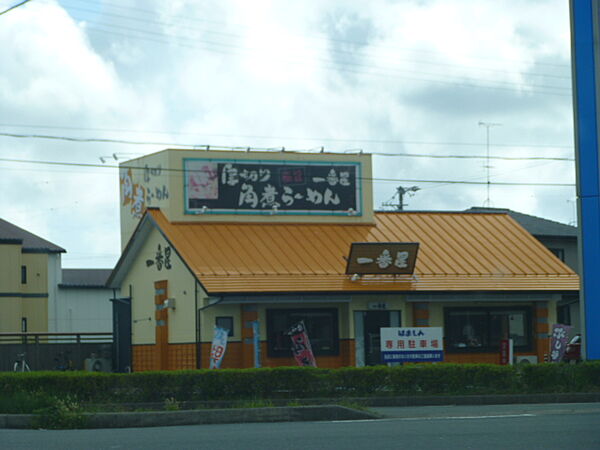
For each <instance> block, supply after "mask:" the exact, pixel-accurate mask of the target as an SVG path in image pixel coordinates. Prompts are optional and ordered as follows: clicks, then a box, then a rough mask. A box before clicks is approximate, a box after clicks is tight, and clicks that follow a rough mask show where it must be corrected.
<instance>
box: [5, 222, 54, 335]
mask: <svg viewBox="0 0 600 450" xmlns="http://www.w3.org/2000/svg"><path fill="white" fill-rule="evenodd" d="M64 252H65V250H64V249H62V248H61V247H59V246H57V245H55V244H53V243H51V242H48V241H46V240H44V239H42V238H40V237H38V236H36V235H34V234H32V233H30V232H28V231H25V230H23V229H22V228H19V227H17V226H15V225H13V224H11V223H9V222H7V221H5V220H2V219H0V302H1V304H2V313H1V314H0V332H5V333H20V332H38V333H43V332H48V321H49V319H50V320H52V319H53V317H52V310H50V311H49V307H48V305H49V304H53V303H54V302H55V301H56V298H57V291H58V283H59V280H60V270H61V253H64Z"/></svg>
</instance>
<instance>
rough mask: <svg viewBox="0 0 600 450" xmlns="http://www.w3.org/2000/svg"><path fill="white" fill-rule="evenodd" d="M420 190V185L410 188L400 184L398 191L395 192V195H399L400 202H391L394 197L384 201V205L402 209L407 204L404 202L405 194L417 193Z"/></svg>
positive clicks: (397, 209) (398, 209)
mask: <svg viewBox="0 0 600 450" xmlns="http://www.w3.org/2000/svg"><path fill="white" fill-rule="evenodd" d="M418 190H420V188H419V187H418V186H411V187H409V188H405V187H403V186H398V187H397V188H396V193H395V194H394V197H395V196H396V195H397V196H398V203H397V204H394V203H391V200H393V199H394V197H392V198H391V200H390V201H388V202H385V203H383V204H382V206H394V207H395V208H396V211H402V210H403V208H404V206H406V204H405V203H404V195H405V194H409V195H415V194H414V193H415V192H417V191H418Z"/></svg>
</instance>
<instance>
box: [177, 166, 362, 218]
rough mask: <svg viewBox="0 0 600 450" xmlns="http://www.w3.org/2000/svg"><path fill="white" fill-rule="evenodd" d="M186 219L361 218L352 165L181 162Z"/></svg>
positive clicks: (357, 182) (356, 175) (357, 173)
mask: <svg viewBox="0 0 600 450" xmlns="http://www.w3.org/2000/svg"><path fill="white" fill-rule="evenodd" d="M184 171H185V177H184V179H185V183H186V184H185V193H186V194H185V208H186V212H187V213H188V214H200V213H207V212H208V213H221V214H224V213H229V212H234V211H243V212H245V213H249V214H258V213H261V212H264V211H277V212H281V213H283V212H286V213H294V214H311V213H315V214H316V213H320V214H323V213H324V212H329V213H331V214H335V213H338V214H341V213H347V212H348V211H352V213H353V215H359V214H360V188H359V187H360V186H359V185H360V165H359V164H357V163H344V164H341V163H340V164H334V163H328V164H323V163H309V162H302V163H290V162H285V163H283V162H282V163H276V162H264V161H262V162H261V161H232V160H209V159H185V160H184Z"/></svg>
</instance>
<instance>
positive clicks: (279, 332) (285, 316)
mask: <svg viewBox="0 0 600 450" xmlns="http://www.w3.org/2000/svg"><path fill="white" fill-rule="evenodd" d="M300 321H304V326H305V327H306V332H307V334H308V339H309V340H310V344H311V347H312V349H313V353H314V354H315V356H319V355H339V337H338V312H337V309H335V308H314V309H268V310H267V334H268V354H269V356H292V350H291V339H290V337H289V336H288V335H287V334H286V333H287V331H288V330H289V329H290V327H291V326H292V325H295V324H297V323H298V322H300Z"/></svg>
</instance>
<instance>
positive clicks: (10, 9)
mask: <svg viewBox="0 0 600 450" xmlns="http://www.w3.org/2000/svg"><path fill="white" fill-rule="evenodd" d="M30 1H31V0H25V1H23V2H21V3H18V4H16V5H14V6H11V7H10V8H8V9H5V10H4V11H1V12H0V16H1V15H2V14H6V13H7V12H9V11H12V10H13V9H15V8H18V7H19V6H23V5H24V4H25V3H27V2H30Z"/></svg>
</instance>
